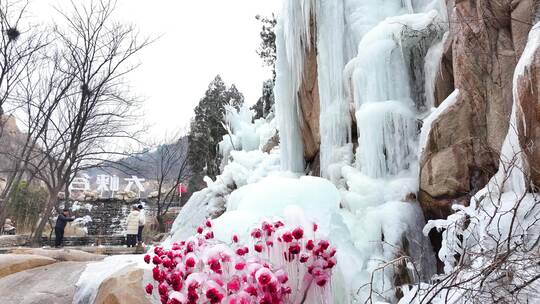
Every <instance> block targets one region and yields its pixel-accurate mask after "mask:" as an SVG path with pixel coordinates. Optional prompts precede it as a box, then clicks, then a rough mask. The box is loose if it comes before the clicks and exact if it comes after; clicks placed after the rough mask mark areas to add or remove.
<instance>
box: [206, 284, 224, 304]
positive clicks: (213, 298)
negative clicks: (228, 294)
mask: <svg viewBox="0 0 540 304" xmlns="http://www.w3.org/2000/svg"><path fill="white" fill-rule="evenodd" d="M223 297H224V295H223V294H221V293H220V292H219V291H218V290H217V289H216V288H210V289H208V290H207V291H206V298H207V299H208V300H209V301H210V303H212V304H216V303H221V300H223Z"/></svg>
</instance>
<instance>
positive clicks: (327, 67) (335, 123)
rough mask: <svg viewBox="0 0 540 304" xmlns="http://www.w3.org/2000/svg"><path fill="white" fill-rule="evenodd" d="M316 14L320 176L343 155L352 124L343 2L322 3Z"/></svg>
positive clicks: (324, 174)
mask: <svg viewBox="0 0 540 304" xmlns="http://www.w3.org/2000/svg"><path fill="white" fill-rule="evenodd" d="M319 2H320V3H319V6H318V12H317V26H318V29H319V30H318V33H317V35H318V45H317V51H318V57H317V62H318V75H319V79H318V80H319V96H320V107H321V115H320V134H321V148H320V151H321V152H320V153H321V174H322V176H324V177H327V176H328V172H327V170H328V167H329V166H330V165H331V164H333V163H337V162H344V160H343V159H339V157H340V156H342V154H340V153H336V150H339V149H341V148H342V147H343V146H344V145H345V144H346V143H347V141H348V139H349V138H350V129H351V121H350V114H349V106H348V102H347V100H346V99H345V95H344V92H343V85H342V83H343V69H344V67H345V58H344V56H345V54H344V52H345V37H344V35H345V19H344V11H343V0H320V1H319Z"/></svg>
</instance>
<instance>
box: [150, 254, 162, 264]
mask: <svg viewBox="0 0 540 304" xmlns="http://www.w3.org/2000/svg"><path fill="white" fill-rule="evenodd" d="M161 262H162V261H161V258H160V257H159V256H157V255H155V256H154V258H152V263H154V264H155V265H159V264H161Z"/></svg>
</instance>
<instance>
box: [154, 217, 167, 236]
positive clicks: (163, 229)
mask: <svg viewBox="0 0 540 304" xmlns="http://www.w3.org/2000/svg"><path fill="white" fill-rule="evenodd" d="M156 218H157V221H158V231H159V232H160V233H165V232H167V231H166V230H167V227H166V226H165V218H164V216H163V215H160V214H158V215H157V216H156Z"/></svg>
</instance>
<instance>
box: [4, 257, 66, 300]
mask: <svg viewBox="0 0 540 304" xmlns="http://www.w3.org/2000/svg"><path fill="white" fill-rule="evenodd" d="M53 263H56V260H54V259H51V258H49V257H45V256H39V255H30V254H0V278H2V277H5V276H9V275H11V274H14V273H17V272H20V271H24V270H27V269H32V268H36V267H40V266H45V265H49V264H53ZM0 303H3V302H2V301H0Z"/></svg>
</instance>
